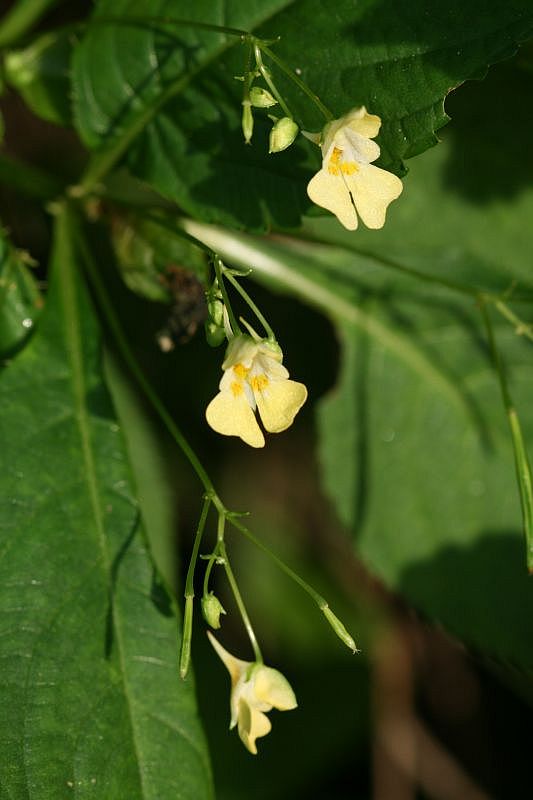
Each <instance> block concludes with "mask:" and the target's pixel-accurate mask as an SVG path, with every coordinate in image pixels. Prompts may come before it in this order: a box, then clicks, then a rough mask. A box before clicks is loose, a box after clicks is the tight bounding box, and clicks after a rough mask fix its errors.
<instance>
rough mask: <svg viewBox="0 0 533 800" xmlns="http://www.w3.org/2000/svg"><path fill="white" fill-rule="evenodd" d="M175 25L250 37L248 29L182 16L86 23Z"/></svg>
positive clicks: (114, 19)
mask: <svg viewBox="0 0 533 800" xmlns="http://www.w3.org/2000/svg"><path fill="white" fill-rule="evenodd" d="M152 24H153V25H175V26H176V27H178V28H192V29H193V30H200V31H212V32H213V33H226V34H228V36H238V37H239V38H240V39H245V38H249V36H250V34H249V33H248V31H243V30H241V29H240V28H228V26H227V25H215V24H214V23H211V22H198V21H195V20H192V19H182V18H180V17H157V16H155V17H153V16H145V17H144V16H139V17H135V16H128V17H107V16H102V17H93V18H92V19H91V20H89V21H88V22H87V23H86V25H87V27H92V26H94V25H114V26H117V27H128V26H129V27H133V26H135V27H138V26H143V27H146V26H147V25H152Z"/></svg>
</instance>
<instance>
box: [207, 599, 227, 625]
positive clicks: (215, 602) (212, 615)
mask: <svg viewBox="0 0 533 800" xmlns="http://www.w3.org/2000/svg"><path fill="white" fill-rule="evenodd" d="M225 613H226V612H225V611H224V609H223V608H222V603H221V602H220V600H219V599H218V597H216V596H215V595H214V594H213V592H209V594H204V596H203V597H202V614H203V615H204V619H205V621H206V622H207V624H208V625H210V626H211V627H212V628H215V630H216V629H218V628H220V615H221V614H225Z"/></svg>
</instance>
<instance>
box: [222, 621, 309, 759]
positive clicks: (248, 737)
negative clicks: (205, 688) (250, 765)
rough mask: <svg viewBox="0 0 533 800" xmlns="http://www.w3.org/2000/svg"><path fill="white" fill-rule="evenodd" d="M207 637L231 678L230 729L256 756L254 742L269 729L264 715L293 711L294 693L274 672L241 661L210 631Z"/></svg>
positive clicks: (284, 680) (280, 676) (295, 704)
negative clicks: (233, 730)
mask: <svg viewBox="0 0 533 800" xmlns="http://www.w3.org/2000/svg"><path fill="white" fill-rule="evenodd" d="M207 635H208V636H209V641H210V642H211V644H212V645H213V647H214V648H215V650H216V652H217V653H218V655H219V656H220V659H221V660H222V662H223V664H224V666H225V667H226V669H227V670H228V672H229V674H230V677H231V697H230V709H231V722H230V730H231V729H232V728H234V727H235V726H236V725H237V726H238V731H239V736H240V737H241V741H242V743H243V744H244V746H245V747H246V749H247V750H249V751H250V753H253V754H254V755H256V754H257V747H256V744H255V740H256V739H258V738H259V737H260V736H266V735H267V733H269V732H270V730H271V728H272V725H271V723H270V720H269V719H268V717H267V716H266V713H267V712H268V711H271V710H272V709H273V708H277V709H278V710H279V711H290V710H291V709H293V708H296V706H297V703H296V697H295V695H294V692H293V690H292V688H291V686H290V684H289V682H288V680H287V679H286V678H285V677H284V676H283V675H282V674H281V672H278V670H277V669H272V667H265V665H264V664H259V663H257V662H253V661H241V659H240V658H235V656H232V655H231V653H228V651H227V650H226V649H225V648H224V647H222V645H221V644H220V643H219V642H217V640H216V639H215V637H214V636H212V635H211V634H210V633H209V632H208V634H207Z"/></svg>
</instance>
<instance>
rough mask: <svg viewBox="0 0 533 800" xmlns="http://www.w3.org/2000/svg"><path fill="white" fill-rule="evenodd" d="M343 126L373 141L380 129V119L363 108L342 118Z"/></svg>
mask: <svg viewBox="0 0 533 800" xmlns="http://www.w3.org/2000/svg"><path fill="white" fill-rule="evenodd" d="M344 125H346V126H347V127H348V128H349V129H350V130H352V131H355V132H356V133H360V134H361V136H366V137H367V138H368V139H373V138H374V137H375V136H377V135H378V133H379V129H380V128H381V119H380V117H378V116H376V114H369V113H368V111H367V110H366V108H365V107H364V106H362V107H361V108H356V109H354V110H353V111H350V112H349V113H348V114H346V116H345V117H344Z"/></svg>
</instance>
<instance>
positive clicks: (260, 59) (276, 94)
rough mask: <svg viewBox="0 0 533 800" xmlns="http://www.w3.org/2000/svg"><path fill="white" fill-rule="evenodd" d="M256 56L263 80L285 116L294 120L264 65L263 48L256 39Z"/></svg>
mask: <svg viewBox="0 0 533 800" xmlns="http://www.w3.org/2000/svg"><path fill="white" fill-rule="evenodd" d="M254 55H255V62H256V64H257V69H258V70H259V72H260V73H261V75H262V76H263V79H264V81H265V83H266V84H267V86H268V88H269V89H270V91H271V92H272V94H273V95H274V97H275V98H276V100H277V101H278V103H279V104H280V106H281V108H282V110H283V113H284V114H285V116H286V117H290V119H292V118H293V115H292V114H291V112H290V110H289V108H288V106H287V104H286V103H285V100H284V99H283V97H282V96H281V95H280V93H279V92H278V90H277V89H276V85H275V84H274V81H273V80H272V78H271V76H270V72H269V70H268V69H267V68H266V67H265V65H264V63H263V57H262V55H261V47H260V43H259V40H258V39H254Z"/></svg>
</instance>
